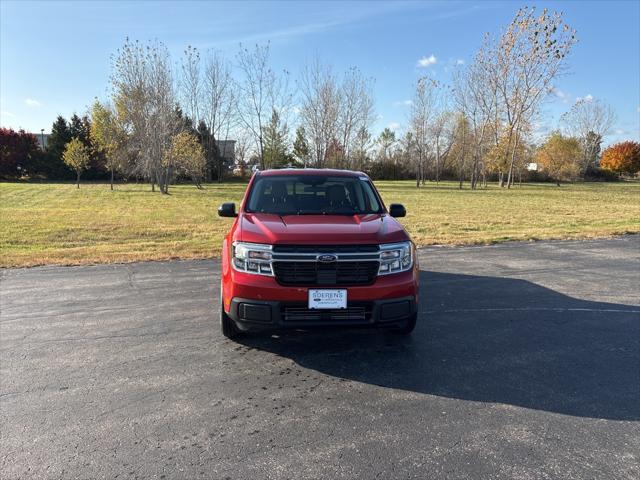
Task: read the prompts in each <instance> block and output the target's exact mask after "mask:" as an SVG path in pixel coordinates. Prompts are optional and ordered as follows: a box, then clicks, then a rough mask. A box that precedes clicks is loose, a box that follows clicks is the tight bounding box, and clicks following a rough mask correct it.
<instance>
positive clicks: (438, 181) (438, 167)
mask: <svg viewBox="0 0 640 480" xmlns="http://www.w3.org/2000/svg"><path fill="white" fill-rule="evenodd" d="M436 184H438V185H439V184H440V139H439V137H436Z"/></svg>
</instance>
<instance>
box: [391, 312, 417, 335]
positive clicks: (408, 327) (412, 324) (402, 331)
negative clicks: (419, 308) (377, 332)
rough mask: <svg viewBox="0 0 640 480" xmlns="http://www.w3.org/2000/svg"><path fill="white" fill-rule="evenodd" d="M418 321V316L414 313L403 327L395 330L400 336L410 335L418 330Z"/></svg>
mask: <svg viewBox="0 0 640 480" xmlns="http://www.w3.org/2000/svg"><path fill="white" fill-rule="evenodd" d="M417 321H418V314H417V313H414V314H413V315H411V316H410V317H409V318H408V319H407V323H406V324H405V325H403V326H402V327H399V328H396V329H394V330H393V332H394V333H397V334H398V335H410V334H411V332H413V329H414V328H416V322H417Z"/></svg>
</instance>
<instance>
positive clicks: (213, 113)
mask: <svg viewBox="0 0 640 480" xmlns="http://www.w3.org/2000/svg"><path fill="white" fill-rule="evenodd" d="M203 94H204V95H203V97H204V98H203V102H202V103H203V106H202V111H203V116H204V119H205V122H206V125H207V128H208V129H209V136H208V144H207V145H204V148H205V151H206V153H207V158H208V159H209V163H210V164H209V165H208V168H207V180H211V170H212V169H213V168H215V170H216V177H217V179H218V181H222V176H223V175H222V172H223V159H224V158H226V157H227V155H228V152H226V151H224V150H225V149H226V146H227V142H226V140H228V136H229V132H230V130H231V128H232V126H233V123H234V120H235V119H234V113H235V112H236V105H235V103H236V100H237V97H236V92H235V91H234V83H233V79H232V77H231V69H230V67H229V64H228V63H227V61H226V60H225V59H224V57H223V56H222V55H221V54H220V53H219V52H216V51H209V52H207V56H206V58H205V67H204V86H203ZM219 140H222V142H220V144H221V145H222V147H223V151H219V150H218V149H217V148H216V144H215V142H216V141H219ZM214 157H216V158H214ZM212 162H213V163H214V164H211V163H212Z"/></svg>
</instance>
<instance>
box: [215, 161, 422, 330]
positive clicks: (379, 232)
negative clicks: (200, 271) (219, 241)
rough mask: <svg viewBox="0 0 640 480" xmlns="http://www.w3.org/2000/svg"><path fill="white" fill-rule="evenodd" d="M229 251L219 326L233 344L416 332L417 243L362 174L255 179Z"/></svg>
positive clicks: (289, 172)
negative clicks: (291, 331)
mask: <svg viewBox="0 0 640 480" xmlns="http://www.w3.org/2000/svg"><path fill="white" fill-rule="evenodd" d="M218 214H219V215H220V216H222V217H235V221H234V222H233V225H232V227H231V230H230V231H229V233H228V234H227V235H226V236H225V238H224V241H223V245H222V274H221V288H220V301H221V308H220V324H221V328H222V333H223V334H224V335H225V336H226V337H228V338H234V337H236V336H238V335H239V334H241V333H242V332H246V331H252V330H265V329H273V328H296V329H307V328H314V327H326V326H349V327H354V326H372V327H385V328H390V329H393V330H394V331H396V332H399V333H403V334H409V333H411V332H412V331H413V329H414V327H415V325H416V318H417V304H418V277H419V272H418V261H417V258H416V253H415V246H414V245H413V243H412V242H411V239H410V238H409V235H408V234H407V232H406V231H405V230H404V228H403V227H402V225H401V224H400V223H398V221H397V220H396V219H395V218H393V217H404V216H405V215H406V211H405V208H404V207H403V206H402V205H399V204H391V205H390V207H389V210H387V209H386V207H385V205H384V203H383V202H382V199H381V198H380V195H379V194H378V192H377V190H376V189H375V187H374V186H373V183H372V182H371V179H370V178H369V177H368V176H367V175H366V174H364V173H361V172H351V171H345V170H328V169H318V170H315V169H286V170H267V171H263V172H258V173H256V174H255V175H254V176H253V177H252V179H251V181H250V182H249V186H248V187H247V191H246V193H245V196H244V199H243V200H242V203H241V205H240V209H239V211H236V206H235V204H234V203H223V204H222V205H221V206H220V208H219V209H218Z"/></svg>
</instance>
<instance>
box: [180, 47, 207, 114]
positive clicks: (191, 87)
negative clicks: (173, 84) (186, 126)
mask: <svg viewBox="0 0 640 480" xmlns="http://www.w3.org/2000/svg"><path fill="white" fill-rule="evenodd" d="M180 67H181V68H180V69H181V76H180V94H181V97H182V105H183V108H184V111H185V113H186V114H187V116H188V117H189V118H190V119H191V121H192V122H193V124H194V125H197V124H198V122H199V121H200V120H201V118H200V103H201V100H202V93H203V92H202V78H201V74H200V53H199V52H198V49H197V48H195V47H192V46H191V45H189V46H187V48H186V49H185V51H184V55H183V57H182V64H181V66H180Z"/></svg>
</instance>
